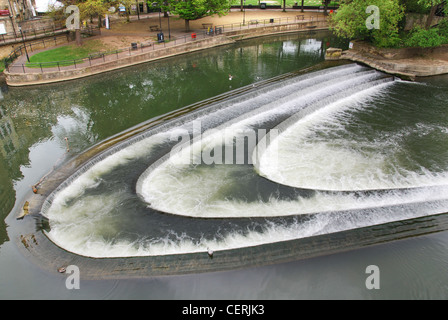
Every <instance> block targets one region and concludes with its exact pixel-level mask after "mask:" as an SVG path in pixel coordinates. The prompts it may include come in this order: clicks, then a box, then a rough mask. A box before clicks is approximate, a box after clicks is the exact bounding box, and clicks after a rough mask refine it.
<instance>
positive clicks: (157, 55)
mask: <svg viewBox="0 0 448 320" xmlns="http://www.w3.org/2000/svg"><path fill="white" fill-rule="evenodd" d="M233 42H234V41H233V40H231V39H229V38H227V37H225V36H217V37H210V38H207V39H204V40H197V41H193V42H187V43H184V44H180V45H176V46H173V47H167V48H165V49H164V50H154V51H150V52H146V53H142V54H135V55H131V56H128V57H125V58H121V59H118V60H113V61H107V62H105V63H102V64H99V65H93V66H88V67H85V68H77V69H71V70H61V71H53V72H44V73H42V72H36V73H9V72H7V71H5V75H6V82H7V84H8V85H10V86H27V85H37V84H46V83H53V82H61V81H68V80H74V79H79V78H83V77H86V76H90V75H95V74H100V73H104V72H107V71H111V70H116V69H119V68H123V67H127V66H132V65H136V64H139V63H144V62H148V61H153V60H157V59H162V58H167V57H170V56H174V55H178V54H183V53H188V52H194V51H198V50H204V49H207V48H211V47H216V46H220V45H226V44H230V43H233Z"/></svg>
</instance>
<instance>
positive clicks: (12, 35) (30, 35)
mask: <svg viewBox="0 0 448 320" xmlns="http://www.w3.org/2000/svg"><path fill="white" fill-rule="evenodd" d="M66 30H67V29H66V28H65V25H62V24H61V25H53V26H49V27H46V28H31V29H26V30H22V33H20V31H19V30H16V31H15V32H9V33H5V34H2V35H0V43H1V44H5V43H14V42H18V41H22V34H23V39H24V40H25V41H27V40H32V39H36V38H39V37H43V36H44V37H47V36H54V35H57V34H59V33H61V32H64V31H66Z"/></svg>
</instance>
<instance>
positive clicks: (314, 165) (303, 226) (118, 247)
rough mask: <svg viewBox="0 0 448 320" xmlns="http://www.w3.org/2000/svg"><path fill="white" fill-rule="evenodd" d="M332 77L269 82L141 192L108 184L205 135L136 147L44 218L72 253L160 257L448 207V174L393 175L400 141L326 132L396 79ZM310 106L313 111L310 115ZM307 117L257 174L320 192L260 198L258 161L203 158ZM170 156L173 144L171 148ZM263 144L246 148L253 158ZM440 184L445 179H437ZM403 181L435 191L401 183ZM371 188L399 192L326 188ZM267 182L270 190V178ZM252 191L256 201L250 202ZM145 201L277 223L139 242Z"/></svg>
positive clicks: (60, 196)
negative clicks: (139, 206) (140, 207)
mask: <svg viewBox="0 0 448 320" xmlns="http://www.w3.org/2000/svg"><path fill="white" fill-rule="evenodd" d="M328 73H329V74H332V75H333V76H334V78H332V79H331V80H329V79H328V78H326V76H325V74H324V73H322V74H321V75H319V76H313V75H308V76H306V77H303V78H302V79H301V80H300V81H289V82H288V85H287V86H285V87H284V88H282V87H281V86H278V85H277V87H276V88H275V90H276V92H275V95H274V98H272V99H269V96H270V95H269V90H267V91H266V89H263V90H265V91H266V92H264V93H263V94H260V95H252V97H251V98H250V99H247V100H244V99H243V100H241V101H240V100H238V101H236V102H235V103H233V102H232V103H233V104H226V103H224V104H223V107H222V108H216V109H215V110H214V111H213V112H211V113H210V114H202V115H201V116H200V117H198V118H197V119H200V120H202V121H203V122H206V123H207V125H208V126H207V127H208V128H209V127H211V128H214V130H212V131H209V132H208V133H205V134H203V135H202V139H201V140H199V141H194V143H190V144H187V145H185V148H184V149H183V152H182V153H173V154H171V157H164V158H161V159H160V161H157V162H156V163H154V164H152V165H151V167H150V168H149V169H148V170H147V171H145V172H143V173H142V175H141V177H140V179H139V181H138V183H137V186H136V189H137V193H138V196H137V195H136V194H132V193H130V191H129V190H127V189H126V188H123V189H120V188H118V189H117V190H108V189H107V188H104V187H103V185H104V184H105V183H106V182H107V181H105V179H107V177H106V176H107V175H108V174H109V173H113V172H119V171H120V168H123V167H126V166H128V165H129V163H131V162H132V161H134V160H135V159H143V158H146V157H148V156H149V155H151V154H152V153H153V152H154V150H156V149H157V148H159V147H161V146H163V145H164V144H166V143H167V142H169V141H171V142H173V140H172V138H173V137H179V136H183V135H185V134H186V133H187V134H191V133H192V131H193V130H194V126H193V125H192V122H191V121H187V122H185V123H184V124H182V125H180V126H177V127H173V128H171V129H166V130H165V131H163V132H161V133H157V134H154V135H152V136H149V137H148V138H144V139H143V140H141V141H138V142H135V143H133V144H130V145H126V146H124V147H123V148H122V149H121V150H118V151H117V152H115V153H113V154H111V155H109V156H107V157H105V158H104V159H101V160H98V162H97V163H95V164H93V165H92V166H91V167H90V168H89V169H87V170H86V171H85V172H82V173H80V174H79V176H76V177H74V178H73V179H71V180H70V183H68V184H67V186H65V187H64V188H62V189H61V190H60V191H58V192H56V193H55V194H54V197H52V198H51V201H49V203H48V204H47V206H46V207H45V208H44V212H43V214H44V215H45V216H46V217H47V218H48V219H49V221H50V227H51V230H50V231H49V232H48V236H49V238H50V239H51V240H52V241H54V242H55V243H56V244H58V245H59V246H61V247H63V248H64V249H66V250H68V251H71V252H74V253H76V254H80V255H84V256H90V257H130V256H156V255H167V254H184V253H191V252H206V251H207V248H210V249H212V250H214V251H219V250H228V249H234V248H242V247H247V246H257V245H262V244H267V243H273V242H279V241H287V240H293V239H300V238H304V237H309V236H313V235H320V234H327V233H331V232H338V231H343V230H350V229H354V228H360V227H365V226H371V225H376V224H382V223H386V222H391V221H398V220H402V219H410V218H413V217H419V216H425V215H430V214H436V213H442V212H446V210H447V209H448V201H447V200H446V199H447V198H446V194H447V191H448V187H447V186H445V185H443V184H444V182H443V181H445V180H444V179H445V178H444V177H443V174H442V175H439V176H437V175H435V174H433V173H431V172H424V171H421V172H414V175H412V174H411V173H412V172H406V171H403V170H402V169H401V168H399V167H395V168H394V167H393V166H392V169H388V170H389V171H385V170H384V167H385V162H386V163H387V161H388V160H387V159H390V158H391V157H390V155H387V154H384V153H382V152H378V150H381V151H382V150H388V149H393V148H394V144H395V143H397V141H398V140H393V139H392V140H386V139H385V140H384V141H382V140H377V141H371V144H365V145H363V146H359V145H357V143H355V142H353V141H346V140H344V135H342V136H341V137H340V139H337V140H332V141H327V140H325V139H324V138H319V137H320V134H319V133H320V132H324V133H328V132H335V134H333V136H337V134H336V133H338V132H339V131H340V132H343V131H344V126H343V123H342V121H349V120H350V116H349V115H348V114H346V113H345V112H346V111H350V110H356V109H362V108H363V107H364V103H365V102H366V101H369V99H370V98H372V97H374V96H375V95H385V94H387V92H386V91H384V89H385V88H387V86H389V85H391V83H382V82H375V80H376V79H378V75H379V74H378V73H376V72H371V71H365V70H364V69H363V68H360V67H357V66H356V67H353V66H350V67H349V68H339V69H337V70H336V71H333V72H332V71H331V70H328ZM327 77H328V76H327ZM305 83H306V85H305ZM295 88H296V89H297V90H296V89H295ZM282 90H284V91H282ZM301 90H302V91H301ZM357 91H360V92H357ZM308 106H311V107H310V109H311V111H309V112H305V111H306V107H308ZM316 106H317V107H316ZM227 111H228V112H229V113H227ZM297 112H299V113H300V112H303V117H300V119H298V121H296V122H294V123H293V124H292V125H291V126H288V127H287V128H286V129H285V130H284V129H283V128H282V129H281V130H280V133H281V134H280V135H279V137H278V138H276V139H275V137H274V138H273V139H272V141H269V142H270V143H269V144H268V147H267V148H260V149H259V150H257V151H258V156H255V157H254V159H255V160H256V161H254V162H255V163H256V169H257V170H258V171H259V172H260V173H262V175H263V176H266V177H267V178H268V179H270V180H272V181H276V182H279V183H281V184H285V185H292V186H299V187H303V188H306V187H309V188H312V189H317V190H320V191H314V192H310V193H307V195H300V193H297V194H295V195H291V194H289V195H288V196H281V195H279V192H277V191H276V187H275V184H274V183H271V184H270V186H269V187H268V188H272V190H268V194H270V196H269V197H268V198H266V197H262V196H257V192H259V190H257V188H259V187H260V185H261V184H262V183H261V182H262V180H263V181H264V179H262V178H260V177H259V176H258V175H257V172H256V170H255V168H254V167H252V166H251V165H247V164H245V165H238V164H212V165H205V164H200V165H197V164H194V163H191V161H192V160H194V159H197V158H201V157H202V156H203V152H204V150H211V149H213V148H215V147H216V146H222V145H226V144H231V143H232V142H233V141H234V139H235V138H237V137H239V136H242V135H244V134H245V132H246V130H250V129H251V128H252V127H253V126H256V125H259V124H263V123H264V122H265V121H269V120H270V119H273V118H275V117H277V116H278V115H279V114H280V115H290V116H291V115H294V114H295V113H297ZM221 117H228V121H226V122H224V123H219V124H218V125H217V126H215V127H214V126H213V125H212V124H213V123H214V121H215V120H216V119H220V118H221ZM225 119H227V118H225ZM217 123H218V122H217ZM267 129H271V128H267ZM420 129H421V130H423V129H425V128H421V127H420ZM427 129H428V130H432V129H431V128H427ZM403 134H406V133H403ZM367 141H368V139H367ZM274 150H277V154H275V152H274ZM298 150H299V151H298ZM375 150H376V151H375ZM170 151H171V150H166V152H167V154H169V153H170ZM252 151H253V150H245V152H250V154H251V155H252ZM302 151H305V152H302ZM276 155H277V156H278V158H275V157H276ZM274 158H275V159H274ZM392 158H393V157H392ZM329 160H331V161H329ZM273 163H276V165H275V166H274V165H273ZM301 166H303V168H302V167H301ZM122 179H123V183H127V184H128V185H129V184H130V182H129V181H125V180H126V179H127V177H126V176H123V177H122ZM425 179H427V180H425ZM437 179H439V181H440V183H434V182H435V181H437ZM304 181H306V184H303V182H304ZM403 182H406V183H403ZM296 184H297V185H296ZM434 184H440V186H437V187H436V186H432V185H434ZM401 185H403V186H405V185H406V186H413V187H421V186H425V185H427V186H428V187H423V188H415V189H408V190H395V188H397V186H401ZM346 186H350V188H346ZM366 186H369V188H367V189H371V188H372V189H373V188H374V189H388V188H391V189H394V190H389V191H383V192H368V193H363V192H325V191H322V190H327V189H328V190H333V189H334V190H357V189H358V188H359V189H366V188H365V187H366ZM378 186H380V187H381V188H378ZM430 186H431V187H430ZM260 188H267V187H266V185H265V184H264V185H263V187H260ZM91 191H94V192H91ZM264 191H266V190H264ZM246 193H247V194H248V195H255V196H254V197H252V198H247V197H246ZM280 193H281V192H280ZM143 200H144V201H145V203H146V205H147V206H148V208H151V209H154V210H157V211H160V212H162V213H168V214H171V215H176V216H180V217H182V216H184V217H188V219H191V218H202V219H204V218H206V219H214V218H222V219H224V218H226V219H234V221H235V224H238V221H239V220H238V219H239V218H254V217H263V218H268V217H269V218H270V219H269V220H266V221H264V222H263V221H260V222H257V223H256V224H255V225H254V226H252V225H249V226H247V227H235V228H234V230H228V231H226V232H225V233H222V234H221V233H217V234H216V235H210V234H207V235H205V234H206V233H207V230H204V236H199V237H198V236H197V235H196V236H192V235H191V234H190V233H189V230H188V229H184V227H183V225H182V223H178V224H177V226H176V228H174V227H173V226H169V227H166V230H164V232H161V233H159V234H158V235H157V236H154V235H153V234H151V232H146V233H145V231H144V230H143V231H142V230H140V231H139V232H140V233H136V234H133V236H132V237H128V236H127V235H125V234H124V231H123V229H124V228H123V226H124V225H125V224H126V223H128V222H129V220H130V219H142V220H137V221H132V222H133V223H136V224H138V223H139V222H142V224H143V225H147V224H150V223H149V222H148V221H147V219H150V217H149V215H148V217H146V216H145V213H142V214H140V215H137V214H136V215H133V213H134V212H129V211H127V210H129V209H123V208H129V207H126V206H125V205H123V204H124V203H126V202H139V201H143ZM409 208H411V209H409ZM148 210H149V209H148ZM131 215H132V218H130V216H131ZM286 216H288V217H289V216H294V217H295V216H297V217H296V218H294V217H292V218H291V217H290V218H288V222H285V221H284V219H283V218H282V217H286ZM168 217H169V215H168ZM298 217H301V218H300V219H299V218H298ZM177 218H178V217H177ZM303 218H305V219H303ZM182 219H183V218H182ZM261 220H264V219H261ZM189 221H190V220H189ZM160 228H164V226H163V225H161V226H160ZM126 232H128V233H129V232H131V233H132V231H129V230H127V231H126ZM129 239H133V240H129Z"/></svg>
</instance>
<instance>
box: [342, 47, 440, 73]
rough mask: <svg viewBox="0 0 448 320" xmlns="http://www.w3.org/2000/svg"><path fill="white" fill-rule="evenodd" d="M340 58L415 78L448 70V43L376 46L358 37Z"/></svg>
mask: <svg viewBox="0 0 448 320" xmlns="http://www.w3.org/2000/svg"><path fill="white" fill-rule="evenodd" d="M340 59H345V60H350V61H353V62H358V63H362V64H365V65H367V66H369V67H372V68H374V69H377V70H379V71H383V72H386V73H388V74H392V75H395V76H398V77H401V78H403V79H407V80H415V79H416V78H418V77H429V76H436V75H441V74H448V45H443V46H440V47H436V48H400V49H382V48H376V47H374V46H372V45H370V44H368V43H366V42H362V41H354V42H353V47H352V49H350V50H347V51H344V52H342V54H341V56H340Z"/></svg>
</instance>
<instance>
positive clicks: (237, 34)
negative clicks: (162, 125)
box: [5, 10, 326, 86]
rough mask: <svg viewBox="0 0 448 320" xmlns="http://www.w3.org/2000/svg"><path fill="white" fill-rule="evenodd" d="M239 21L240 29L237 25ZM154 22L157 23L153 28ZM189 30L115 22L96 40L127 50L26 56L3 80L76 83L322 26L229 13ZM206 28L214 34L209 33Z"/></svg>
mask: <svg viewBox="0 0 448 320" xmlns="http://www.w3.org/2000/svg"><path fill="white" fill-rule="evenodd" d="M242 14H243V16H242ZM266 17H270V18H266ZM241 18H243V20H241ZM302 19H303V20H302ZM319 19H320V20H319ZM243 21H244V22H245V25H243V24H242V22H243ZM156 22H158V24H155V23H156ZM190 25H191V28H192V31H190V32H188V33H186V32H185V29H184V21H183V20H179V19H174V18H171V19H166V18H163V19H162V18H160V19H159V16H158V14H150V15H147V16H146V17H141V20H140V21H134V22H132V23H122V22H116V23H114V24H112V28H111V29H110V30H106V29H102V35H101V36H98V37H95V38H97V39H101V40H102V41H103V43H108V41H109V43H110V41H111V40H115V41H117V39H120V37H121V38H123V39H125V40H124V41H128V40H130V39H135V40H131V41H135V42H133V45H132V46H129V47H125V48H121V49H118V50H108V51H107V52H103V53H98V54H95V55H91V56H90V57H88V58H85V59H79V60H70V61H60V62H55V63H38V64H29V63H27V61H26V57H25V56H21V57H19V58H18V59H17V60H16V61H15V62H14V63H13V64H11V65H10V66H9V68H8V70H7V71H5V74H6V80H7V83H8V84H9V85H11V86H23V85H35V84H43V83H52V82H58V81H66V80H72V79H78V78H81V77H86V76H89V75H94V74H98V73H103V72H105V71H110V70H115V69H118V68H123V67H126V66H131V65H135V64H138V63H143V62H148V61H152V60H155V59H160V58H166V57H169V56H172V55H177V54H181V53H186V52H192V51H196V50H203V49H206V48H210V47H215V46H219V45H224V44H228V43H232V42H233V41H234V40H233V39H235V38H236V39H242V38H244V37H248V35H257V36H260V35H265V34H275V33H284V32H291V31H298V30H309V29H313V28H317V27H318V26H320V27H326V21H325V18H324V17H322V14H319V15H318V14H317V13H316V12H307V13H305V14H302V13H301V12H300V11H292V12H286V13H285V12H281V11H260V10H252V11H249V10H247V12H243V13H241V12H231V13H230V14H229V15H228V16H225V17H207V18H203V19H200V20H198V21H192V22H190ZM210 25H212V26H213V27H215V29H214V30H217V31H218V32H216V33H212V32H210V30H211V29H209V26H210ZM151 26H158V27H159V28H160V26H161V27H162V30H163V31H164V37H165V41H164V42H160V43H159V42H158V41H153V40H148V41H144V40H147V39H154V38H156V37H157V34H158V33H159V32H160V31H155V30H154V31H150V27H151ZM170 35H171V41H170V39H169V38H170ZM128 43H129V42H128ZM38 52H39V51H36V52H34V53H33V54H36V53H38Z"/></svg>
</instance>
